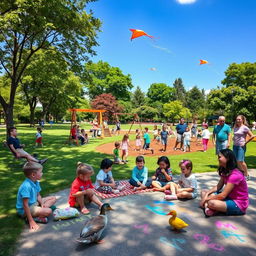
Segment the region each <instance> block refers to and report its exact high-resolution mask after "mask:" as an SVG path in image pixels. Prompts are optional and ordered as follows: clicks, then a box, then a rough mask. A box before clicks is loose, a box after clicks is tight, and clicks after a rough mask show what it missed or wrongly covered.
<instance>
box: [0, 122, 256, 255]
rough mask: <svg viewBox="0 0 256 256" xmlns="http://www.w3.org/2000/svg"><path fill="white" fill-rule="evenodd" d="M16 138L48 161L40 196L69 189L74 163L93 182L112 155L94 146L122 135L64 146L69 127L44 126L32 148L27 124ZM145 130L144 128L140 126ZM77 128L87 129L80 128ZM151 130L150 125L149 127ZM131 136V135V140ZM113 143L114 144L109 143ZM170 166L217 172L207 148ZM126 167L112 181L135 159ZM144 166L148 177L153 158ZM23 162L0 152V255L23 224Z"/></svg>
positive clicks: (253, 151) (251, 161) (252, 154)
mask: <svg viewBox="0 0 256 256" xmlns="http://www.w3.org/2000/svg"><path fill="white" fill-rule="evenodd" d="M17 127H18V133H19V135H18V137H19V138H20V140H21V143H24V144H26V145H27V146H26V150H27V151H28V152H30V153H38V154H39V158H45V157H48V158H49V160H48V162H47V163H46V164H45V167H44V175H43V178H42V180H41V187H42V195H43V196H46V195H48V194H49V193H54V192H57V191H59V190H61V189H65V188H68V187H70V185H71V183H72V181H73V179H74V178H75V170H76V163H77V162H78V161H81V162H85V163H88V164H90V165H92V166H93V168H94V170H95V174H94V176H93V178H92V180H93V181H95V175H96V174H97V171H98V170H99V165H100V162H101V160H102V159H103V158H105V157H110V158H112V156H109V155H106V154H103V153H100V152H96V151H95V148H96V147H97V146H98V145H101V144H105V143H109V142H114V141H116V140H121V139H122V136H121V135H120V136H118V137H110V138H105V139H100V138H97V139H91V140H90V143H89V144H88V145H85V146H80V147H77V146H70V145H68V144H66V142H67V139H68V135H69V128H70V124H63V125H54V126H53V128H50V127H49V126H46V129H45V130H44V131H43V143H44V147H43V148H34V141H35V133H36V130H35V128H30V127H28V125H19V126H17ZM126 127H127V129H129V125H124V126H123V127H122V128H123V129H126ZM144 127H145V126H144ZM81 128H87V129H88V126H85V125H81ZM136 128H137V127H136V126H135V127H133V129H136ZM150 128H151V129H152V126H150ZM134 136H135V135H131V139H134ZM3 140H5V129H4V128H0V141H1V142H2V141H3ZM113 144H114V143H113ZM255 146H256V142H252V143H250V144H249V145H248V150H247V153H246V155H247V157H246V161H247V164H248V167H249V168H256V167H255V166H256V147H255ZM169 158H170V161H171V167H172V169H173V171H174V174H177V173H180V170H179V168H178V163H179V161H180V160H182V159H184V158H187V159H190V160H191V161H192V162H193V165H194V169H193V171H194V172H201V173H202V172H213V171H216V169H217V159H216V156H215V154H214V149H210V150H209V151H207V152H206V153H202V152H195V153H186V154H181V155H173V156H170V157H169ZM128 159H129V162H128V164H127V165H114V166H113V174H114V177H115V179H116V180H119V179H128V178H129V177H130V176H131V170H132V168H133V167H134V165H135V157H128ZM145 160H146V166H147V167H148V169H149V173H150V175H152V174H153V172H154V171H155V169H156V168H157V165H156V162H157V157H156V156H155V157H152V156H150V157H149V156H146V157H145ZM22 164H23V161H20V160H14V158H13V156H12V154H11V153H10V152H9V151H8V149H7V148H3V147H2V149H1V151H0V173H1V178H0V190H1V199H0V245H1V249H0V255H5V256H8V255H12V254H13V252H14V250H15V244H16V241H17V239H18V237H19V234H20V232H21V231H22V228H23V227H24V221H22V220H21V219H19V218H18V217H17V215H16V210H15V204H16V194H17V190H18V187H19V186H20V184H21V183H22V181H23V180H24V175H23V172H22Z"/></svg>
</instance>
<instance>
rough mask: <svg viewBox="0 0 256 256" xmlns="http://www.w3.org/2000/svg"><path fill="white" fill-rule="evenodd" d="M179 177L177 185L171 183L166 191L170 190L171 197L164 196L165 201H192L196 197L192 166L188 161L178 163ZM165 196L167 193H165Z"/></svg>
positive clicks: (195, 183) (195, 181)
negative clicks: (183, 199)
mask: <svg viewBox="0 0 256 256" xmlns="http://www.w3.org/2000/svg"><path fill="white" fill-rule="evenodd" d="M179 167H180V170H181V175H180V178H179V181H178V184H176V183H174V182H172V183H170V184H169V187H167V189H170V190H171V195H166V196H165V199H166V200H175V199H179V198H186V199H192V198H196V197H197V180H196V177H195V175H194V174H193V173H192V169H193V164H192V162H191V161H190V160H182V161H181V162H180V163H179ZM166 194H168V193H167V191H166Z"/></svg>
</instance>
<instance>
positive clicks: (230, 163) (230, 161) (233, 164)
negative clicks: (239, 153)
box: [218, 148, 241, 175]
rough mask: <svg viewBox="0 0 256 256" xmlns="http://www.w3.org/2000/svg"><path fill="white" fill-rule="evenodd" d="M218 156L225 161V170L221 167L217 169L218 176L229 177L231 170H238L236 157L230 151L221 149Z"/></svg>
mask: <svg viewBox="0 0 256 256" xmlns="http://www.w3.org/2000/svg"><path fill="white" fill-rule="evenodd" d="M220 154H222V155H223V156H224V157H225V158H226V159H227V164H226V168H224V167H222V166H220V167H219V168H218V172H219V175H222V174H224V175H229V174H230V172H231V171H232V170H234V169H238V167H237V160H236V156H235V154H234V152H233V151H232V150H231V149H229V148H226V149H222V150H220ZM240 171H241V170H240Z"/></svg>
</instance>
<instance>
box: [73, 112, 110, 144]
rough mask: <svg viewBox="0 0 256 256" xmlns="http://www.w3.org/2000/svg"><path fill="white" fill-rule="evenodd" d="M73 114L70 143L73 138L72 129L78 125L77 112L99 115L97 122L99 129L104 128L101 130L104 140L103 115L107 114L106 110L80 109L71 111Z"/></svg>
mask: <svg viewBox="0 0 256 256" xmlns="http://www.w3.org/2000/svg"><path fill="white" fill-rule="evenodd" d="M69 111H70V112H71V124H70V134H69V141H70V140H71V139H72V136H71V129H72V127H73V125H76V123H77V120H76V113H77V112H87V113H97V121H98V125H99V127H102V129H101V138H104V134H105V133H104V130H105V129H104V127H103V122H102V113H104V112H106V110H103V109H80V108H71V109H69ZM76 144H77V145H78V140H77V138H76Z"/></svg>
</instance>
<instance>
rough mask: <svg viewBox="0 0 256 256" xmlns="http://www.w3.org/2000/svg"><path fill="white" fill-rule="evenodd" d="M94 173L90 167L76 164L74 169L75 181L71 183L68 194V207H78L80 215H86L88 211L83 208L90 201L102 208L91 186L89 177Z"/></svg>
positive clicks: (79, 163)
mask: <svg viewBox="0 0 256 256" xmlns="http://www.w3.org/2000/svg"><path fill="white" fill-rule="evenodd" d="M93 173H94V171H93V168H92V167H91V166H90V165H87V164H84V163H81V162H78V163H77V169H76V176H77V177H76V179H75V180H74V181H73V182H72V185H71V189H70V194H69V201H68V202H69V205H70V207H80V210H81V213H82V214H88V213H90V211H89V210H88V209H87V208H86V207H85V203H88V202H90V201H92V202H94V203H95V204H97V205H98V206H99V208H100V207H101V206H102V202H101V201H100V200H99V199H98V197H97V196H96V195H95V194H94V193H93V190H92V189H93V185H92V181H91V176H92V175H93Z"/></svg>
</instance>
